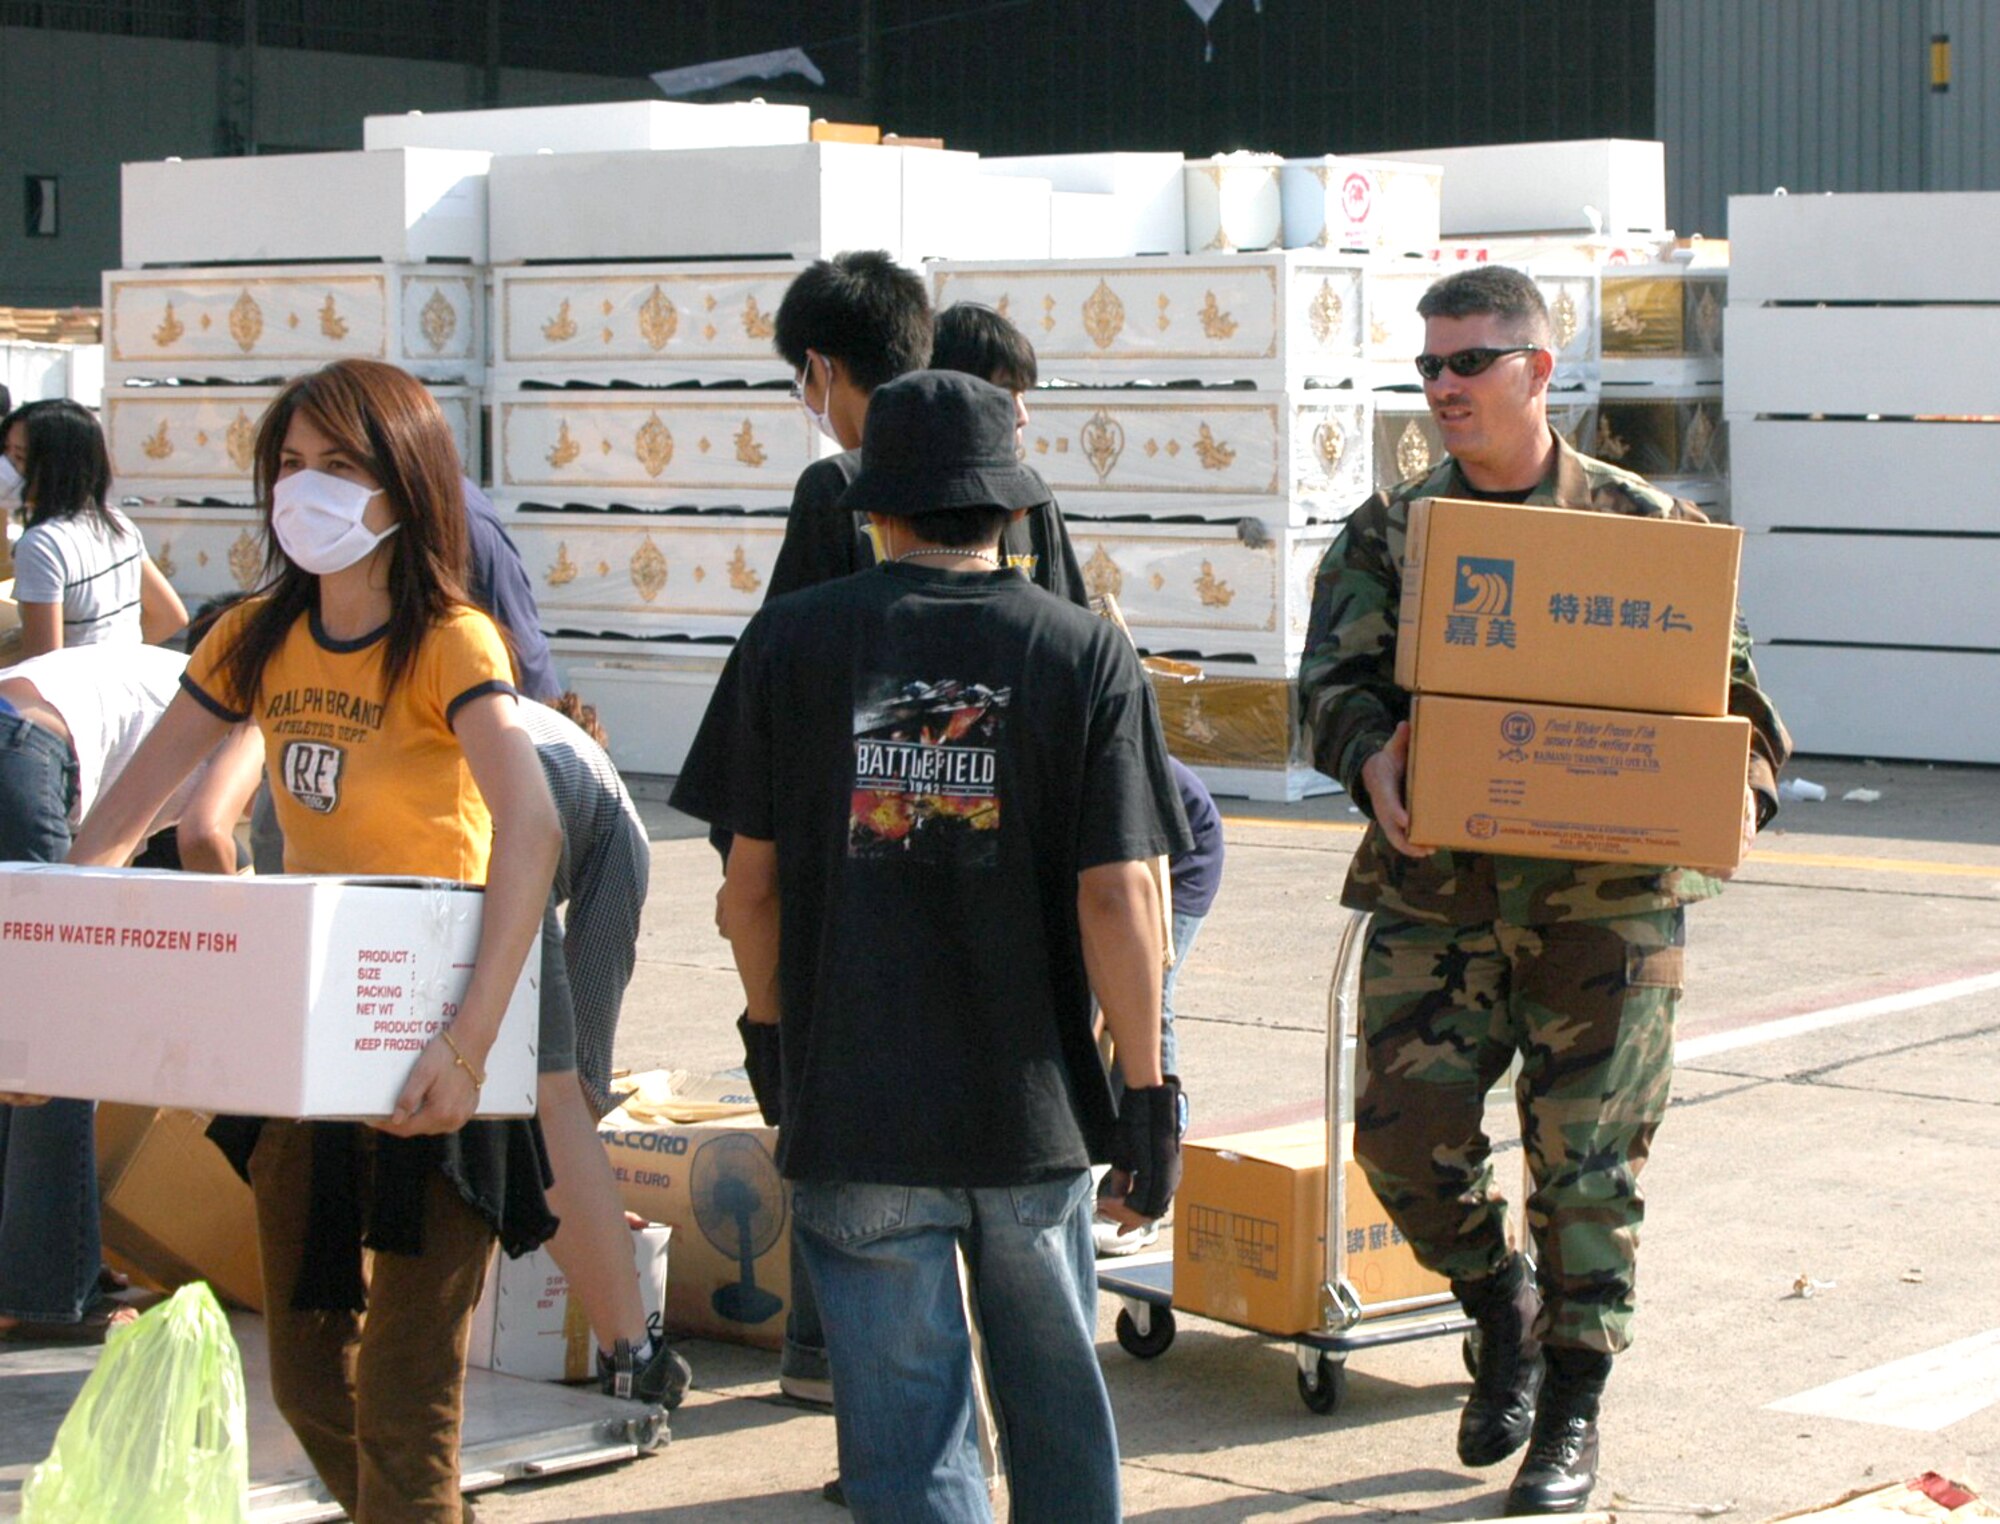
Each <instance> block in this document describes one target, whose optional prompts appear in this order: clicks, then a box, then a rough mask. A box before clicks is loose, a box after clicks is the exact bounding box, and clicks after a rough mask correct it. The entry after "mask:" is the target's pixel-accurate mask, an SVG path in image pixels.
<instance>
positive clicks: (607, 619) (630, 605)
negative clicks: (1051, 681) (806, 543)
mask: <svg viewBox="0 0 2000 1524" xmlns="http://www.w3.org/2000/svg"><path fill="white" fill-rule="evenodd" d="M496 506H498V507H499V508H500V510H501V513H502V515H503V516H504V517H505V519H506V524H507V533H508V535H509V537H510V538H511V539H512V540H513V541H514V544H515V546H516V547H517V548H518V549H519V550H520V552H521V561H522V564H523V565H524V566H525V567H526V568H527V571H528V577H529V580H530V581H532V582H533V583H534V587H535V601H536V602H537V604H539V605H540V607H541V611H542V627H543V628H544V629H547V630H573V631H578V632H581V633H584V634H591V635H625V636H635V635H636V636H644V635H666V634H685V635H735V634H739V633H740V632H741V631H742V629H743V626H744V624H745V623H747V622H748V620H749V618H750V616H751V615H752V614H754V613H756V612H757V610H758V609H759V608H761V607H762V606H763V603H764V597H765V593H766V590H767V588H768V585H769V583H770V580H771V568H772V566H773V565H775V564H776V562H777V559H778V548H779V546H781V545H782V544H783V543H784V539H785V519H784V516H783V515H782V514H772V515H768V516H748V515H735V514H664V513H640V512H622V513H617V512H607V513H577V512H566V513H564V512H541V511H536V510H535V509H532V508H526V507H523V506H522V505H521V504H520V503H519V502H516V501H511V500H508V499H505V498H503V499H501V500H499V502H498V503H497V504H496Z"/></svg>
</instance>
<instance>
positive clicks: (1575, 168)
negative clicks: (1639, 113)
mask: <svg viewBox="0 0 2000 1524" xmlns="http://www.w3.org/2000/svg"><path fill="white" fill-rule="evenodd" d="M1666 154H1667V151H1666V145H1665V144H1664V143H1657V142H1652V141H1648V140H1642V139H1637V138H1587V139H1579V140H1576V141H1571V142H1557V143H1495V144H1491V145H1489V146H1486V147H1480V148H1412V149H1408V150H1398V151H1397V152H1395V153H1393V154H1389V155H1385V157H1388V158H1394V159H1409V160H1417V161H1420V162H1422V163H1426V164H1435V165H1437V166H1438V167H1439V168H1441V169H1442V170H1443V171H1444V206H1443V209H1442V219H1443V224H1444V233H1445V235H1446V236H1447V237H1449V236H1451V235H1453V234H1457V233H1541V232H1558V231H1561V230H1564V229H1571V228H1573V229H1578V230H1582V229H1586V228H1588V227H1589V226H1590V223H1589V219H1588V218H1586V217H1585V215H1584V211H1583V209H1584V208H1585V207H1586V206H1590V207H1595V208H1596V210H1597V212H1598V215H1599V216H1600V217H1601V218H1602V220H1603V227H1602V229H1601V230H1602V231H1603V232H1607V233H1629V232H1658V231H1661V230H1663V229H1664V228H1665V227H1666V226H1667V157H1666Z"/></svg>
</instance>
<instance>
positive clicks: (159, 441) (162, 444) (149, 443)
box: [139, 418, 174, 460]
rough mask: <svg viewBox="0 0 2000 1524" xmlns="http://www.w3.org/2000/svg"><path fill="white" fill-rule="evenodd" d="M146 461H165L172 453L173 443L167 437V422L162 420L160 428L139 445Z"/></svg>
mask: <svg viewBox="0 0 2000 1524" xmlns="http://www.w3.org/2000/svg"><path fill="white" fill-rule="evenodd" d="M139 448H140V449H141V450H143V451H145V452H146V459H148V460H165V459H166V458H167V457H168V456H169V455H171V454H173V453H174V442H173V441H172V440H171V439H169V438H168V437H167V420H166V419H164V418H162V419H161V420H160V426H159V427H158V428H157V429H155V430H154V431H153V432H152V433H151V434H148V435H147V436H146V437H145V438H144V439H143V440H141V441H140V443H139Z"/></svg>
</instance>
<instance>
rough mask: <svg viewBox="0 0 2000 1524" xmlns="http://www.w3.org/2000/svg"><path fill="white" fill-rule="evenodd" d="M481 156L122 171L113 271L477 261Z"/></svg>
mask: <svg viewBox="0 0 2000 1524" xmlns="http://www.w3.org/2000/svg"><path fill="white" fill-rule="evenodd" d="M491 159H492V155H491V154H484V153H473V152H468V151H465V150H459V149H447V148H384V149H378V150H376V151H375V152H372V153H369V152H362V153H288V154H272V155H268V156H265V157H261V158H257V157H252V158H235V159H166V160H161V161H157V162H144V163H135V164H127V165H125V166H124V171H123V179H122V188H123V190H122V199H121V202H120V218H121V222H122V225H123V229H124V238H123V248H124V253H123V264H124V265H125V267H126V268H127V269H135V268H137V267H139V266H142V265H200V264H223V263H226V264H269V263H271V262H273V261H276V260H329V259H367V260H377V261H380V262H382V263H384V264H415V263H419V262H421V261H423V260H427V259H441V260H452V261H458V262H462V263H467V264H482V263H484V262H485V259H486V211H487V205H486V172H487V166H488V164H489V163H490V161H491Z"/></svg>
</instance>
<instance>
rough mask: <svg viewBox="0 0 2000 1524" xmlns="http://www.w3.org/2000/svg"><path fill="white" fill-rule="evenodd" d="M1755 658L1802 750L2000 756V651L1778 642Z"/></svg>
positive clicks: (1940, 758) (1943, 758)
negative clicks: (1931, 649)
mask: <svg viewBox="0 0 2000 1524" xmlns="http://www.w3.org/2000/svg"><path fill="white" fill-rule="evenodd" d="M1756 661H1757V676H1758V678H1759V680H1760V681H1761V682H1762V684H1763V686H1764V688H1765V689H1766V690H1767V691H1768V692H1769V693H1770V694H1771V696H1772V697H1773V699H1774V700H1775V701H1776V702H1777V705H1778V709H1779V712H1780V713H1781V714H1783V715H1784V717H1785V727H1786V729H1788V730H1789V731H1790V732H1791V735H1792V741H1793V743H1794V744H1795V745H1796V746H1797V747H1798V749H1799V750H1800V751H1801V752H1805V753H1820V754H1825V755H1832V756H1842V757H1886V758H1908V759H1910V760H1913V761H1922V762H1977V763H1988V764H1991V763H2000V653H1995V652H1991V651H1913V650H1909V649H1908V648H1906V647H1901V646H1824V645H1785V644H1772V645H1760V646H1758V648H1757V652H1756Z"/></svg>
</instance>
